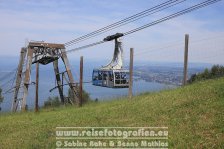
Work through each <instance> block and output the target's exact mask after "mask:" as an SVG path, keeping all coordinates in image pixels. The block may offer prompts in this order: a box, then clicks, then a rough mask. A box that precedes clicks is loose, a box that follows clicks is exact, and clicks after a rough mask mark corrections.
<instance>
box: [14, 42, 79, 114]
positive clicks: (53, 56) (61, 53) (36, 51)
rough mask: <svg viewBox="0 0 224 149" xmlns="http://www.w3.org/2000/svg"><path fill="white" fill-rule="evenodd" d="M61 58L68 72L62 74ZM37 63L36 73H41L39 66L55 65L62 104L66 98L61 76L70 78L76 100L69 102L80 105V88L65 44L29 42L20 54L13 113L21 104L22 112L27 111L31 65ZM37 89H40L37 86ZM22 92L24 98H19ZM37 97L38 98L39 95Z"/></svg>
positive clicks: (68, 80)
mask: <svg viewBox="0 0 224 149" xmlns="http://www.w3.org/2000/svg"><path fill="white" fill-rule="evenodd" d="M60 58H61V59H62V61H63V63H64V66H65V70H66V71H65V72H61V73H60V72H59V68H58V59H60ZM35 63H36V65H37V69H36V71H38V72H39V64H42V65H47V64H49V63H53V67H54V72H55V76H56V82H57V88H58V91H59V95H60V98H61V102H62V103H64V102H65V97H64V94H63V84H62V82H63V78H62V77H61V75H60V74H62V73H63V76H64V77H65V76H67V77H68V79H66V80H67V83H68V85H69V87H70V89H71V90H72V91H73V92H74V98H75V99H72V100H70V101H69V102H70V103H73V102H72V101H76V102H77V103H78V104H79V103H80V98H79V95H78V86H77V85H75V82H74V79H73V76H72V73H71V69H70V65H69V61H68V58H67V54H66V51H65V46H64V44H54V43H45V42H29V44H28V46H27V47H25V48H22V49H21V53H20V62H19V65H18V68H17V76H16V86H15V89H14V95H13V102H12V111H14V112H15V111H17V110H18V106H19V103H22V104H21V108H22V110H26V107H27V102H26V101H27V96H28V88H29V85H31V80H30V75H31V65H32V64H35ZM23 66H25V67H23ZM23 69H25V71H24V72H23ZM23 73H25V75H23ZM66 74H67V75H66ZM49 77H51V76H49ZM37 78H38V77H37ZM37 83H38V80H37V81H36V84H37ZM36 88H38V87H37V86H36ZM21 91H22V95H21V96H22V97H21V98H19V93H20V92H21ZM36 96H38V93H37V95H36Z"/></svg>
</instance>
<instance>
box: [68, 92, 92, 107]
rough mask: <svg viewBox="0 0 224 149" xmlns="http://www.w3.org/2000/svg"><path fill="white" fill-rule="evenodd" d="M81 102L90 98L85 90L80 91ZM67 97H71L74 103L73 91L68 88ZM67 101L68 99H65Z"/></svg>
mask: <svg viewBox="0 0 224 149" xmlns="http://www.w3.org/2000/svg"><path fill="white" fill-rule="evenodd" d="M82 98H83V99H82V103H83V104H84V103H86V102H88V101H89V100H90V97H89V93H87V92H86V91H85V90H83V91H82ZM68 99H71V100H72V102H73V103H76V101H74V92H73V91H72V90H71V89H69V90H68ZM67 102H69V101H67Z"/></svg>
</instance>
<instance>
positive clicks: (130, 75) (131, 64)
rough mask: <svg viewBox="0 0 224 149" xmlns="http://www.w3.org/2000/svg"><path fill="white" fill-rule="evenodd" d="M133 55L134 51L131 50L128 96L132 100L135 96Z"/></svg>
mask: <svg viewBox="0 0 224 149" xmlns="http://www.w3.org/2000/svg"><path fill="white" fill-rule="evenodd" d="M133 53H134V49H133V48H131V49H130V65H129V92H128V96H129V98H130V99H131V98H132V96H133V91H132V90H133Z"/></svg>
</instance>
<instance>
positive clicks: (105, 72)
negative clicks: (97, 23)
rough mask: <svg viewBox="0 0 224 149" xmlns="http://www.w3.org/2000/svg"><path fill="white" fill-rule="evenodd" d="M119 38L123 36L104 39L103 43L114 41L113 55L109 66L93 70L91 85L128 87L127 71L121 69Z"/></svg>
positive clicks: (121, 55) (118, 34)
mask: <svg viewBox="0 0 224 149" xmlns="http://www.w3.org/2000/svg"><path fill="white" fill-rule="evenodd" d="M121 36H123V34H122V33H117V34H115V35H112V36H108V37H106V38H104V41H111V40H115V48H114V55H113V59H112V61H111V62H110V63H109V64H107V65H106V66H103V67H101V68H98V69H94V70H93V73H92V83H93V85H96V86H101V87H109V88H128V87H129V71H128V70H125V69H123V49H122V42H121V40H120V38H119V37H121Z"/></svg>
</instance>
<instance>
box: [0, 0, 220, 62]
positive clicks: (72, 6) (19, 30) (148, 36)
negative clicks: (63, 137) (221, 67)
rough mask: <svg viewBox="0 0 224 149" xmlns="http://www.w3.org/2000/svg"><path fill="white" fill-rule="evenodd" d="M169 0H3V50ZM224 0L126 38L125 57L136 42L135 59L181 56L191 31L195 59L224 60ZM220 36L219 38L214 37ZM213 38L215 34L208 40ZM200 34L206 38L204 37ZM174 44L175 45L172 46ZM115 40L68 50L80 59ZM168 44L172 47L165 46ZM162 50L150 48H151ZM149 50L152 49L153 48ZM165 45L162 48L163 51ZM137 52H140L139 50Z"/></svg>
mask: <svg viewBox="0 0 224 149" xmlns="http://www.w3.org/2000/svg"><path fill="white" fill-rule="evenodd" d="M165 1H166V0H158V1H155V0H116V1H111V0H81V1H80V0H73V1H71V0H38V1H37V0H0V18H1V23H0V39H1V40H0V44H1V48H0V50H1V54H0V56H18V55H19V51H20V48H21V47H22V46H24V45H25V43H26V41H27V40H29V41H30V40H36V41H42V40H43V41H45V42H54V43H65V42H67V41H70V40H72V39H74V38H77V37H79V36H81V35H85V34H87V33H89V32H91V31H94V30H96V29H99V28H101V27H104V26H106V25H109V24H111V23H114V22H116V21H119V20H121V19H123V18H125V17H128V16H130V15H132V14H135V13H138V12H140V11H143V10H145V9H148V8H150V7H153V6H155V5H158V4H160V3H161V2H165ZM201 1H204V0H197V1H195V0H187V1H186V2H184V3H183V4H181V5H178V6H176V7H173V8H172V9H167V10H165V11H162V12H160V13H157V14H155V15H152V16H149V17H146V18H144V19H141V20H138V21H136V22H134V23H131V24H128V25H126V26H124V27H121V28H118V29H115V30H112V31H109V32H107V33H105V34H103V35H101V36H97V37H96V38H93V39H91V40H88V41H85V42H82V43H80V44H78V45H75V46H72V47H70V48H68V50H69V49H72V48H75V47H78V46H82V45H85V44H88V43H92V42H95V41H100V40H102V39H103V38H104V37H106V36H107V35H110V34H114V33H116V32H126V31H129V30H131V29H134V28H136V27H139V26H141V25H144V24H146V23H148V22H151V21H153V20H156V19H159V18H161V17H164V16H166V15H169V14H171V13H173V12H176V11H179V10H181V9H184V8H187V7H188V6H191V5H193V4H195V3H199V2H201ZM223 14H224V1H221V2H218V3H216V4H213V5H211V6H208V7H206V8H202V9H200V10H197V11H194V12H192V13H190V14H187V15H184V16H181V17H179V18H175V19H173V20H170V21H167V22H164V23H161V24H159V25H156V26H153V27H150V28H148V29H145V30H143V31H140V32H137V33H135V34H132V35H130V36H125V37H124V39H123V44H124V49H125V58H127V57H128V53H129V48H131V47H133V48H135V53H136V60H148V61H182V59H183V43H182V41H183V39H184V34H185V33H188V34H190V41H194V42H192V43H191V44H190V57H189V59H190V60H191V61H192V62H212V63H222V61H223V56H221V55H222V54H223V55H224V52H223V51H224V48H223V47H224V45H223V43H224V42H223V40H224V17H223ZM213 37H215V38H213ZM205 38H211V39H212V38H213V40H205ZM200 39H203V40H202V41H200ZM170 45H172V46H170ZM113 46H114V45H113V42H109V43H105V44H103V45H99V46H95V47H91V48H89V49H84V50H82V51H79V52H75V53H72V54H70V55H69V58H70V59H78V58H79V56H80V55H83V56H84V58H87V59H93V60H96V59H107V60H109V59H110V58H111V57H112V54H113ZM164 47H168V48H164ZM156 49H163V50H158V52H150V50H156ZM148 51H149V52H148ZM159 51H161V52H159ZM137 55H138V56H137Z"/></svg>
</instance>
